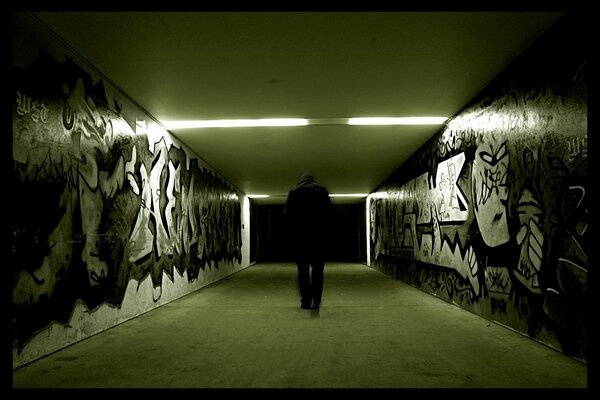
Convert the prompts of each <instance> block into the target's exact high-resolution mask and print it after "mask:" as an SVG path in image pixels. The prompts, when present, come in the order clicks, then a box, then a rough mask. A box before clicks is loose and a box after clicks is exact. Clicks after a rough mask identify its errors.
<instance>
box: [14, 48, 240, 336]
mask: <svg viewBox="0 0 600 400" xmlns="http://www.w3.org/2000/svg"><path fill="white" fill-rule="evenodd" d="M13 76H14V77H15V87H16V92H15V102H14V107H13V158H14V174H13V184H14V190H13V191H12V194H11V195H12V196H13V198H14V201H15V202H14V204H15V209H14V210H12V211H11V214H12V221H13V223H12V235H13V237H12V253H11V255H12V260H11V268H12V287H13V293H12V301H13V308H12V315H13V321H14V324H13V327H14V328H13V340H14V341H15V342H16V343H17V345H18V346H19V348H21V347H22V346H23V345H24V344H25V343H26V342H27V341H28V340H29V339H30V338H31V337H32V336H33V335H34V334H35V333H36V332H37V331H39V330H40V329H42V328H44V327H46V326H47V325H48V324H49V323H50V322H51V321H57V322H62V323H66V322H67V321H68V318H69V316H70V315H71V313H72V310H73V307H74V305H75V303H76V302H81V301H83V302H84V303H85V305H86V306H87V308H88V309H90V310H93V309H94V308H95V307H97V306H99V305H100V304H111V305H115V306H119V305H120V304H121V302H122V301H123V296H124V294H125V290H126V287H127V285H128V283H129V282H130V281H131V280H137V281H141V280H142V279H145V278H146V277H148V276H150V277H151V279H152V283H153V285H154V287H155V288H156V289H157V290H156V291H155V293H156V296H157V299H156V300H158V297H160V294H161V291H160V285H161V279H162V277H163V274H164V273H166V274H167V275H168V276H170V277H172V276H173V275H174V269H177V273H178V274H179V275H181V274H182V273H183V272H184V271H185V273H186V274H185V275H186V276H187V277H188V279H189V280H190V281H192V280H194V279H196V278H197V277H198V275H199V274H201V273H202V271H203V270H205V269H206V268H218V267H219V263H220V262H237V263H239V262H241V245H242V238H241V218H240V213H241V205H240V200H239V199H238V194H237V192H236V190H234V189H233V188H232V187H231V186H230V185H229V184H227V182H225V181H224V180H223V179H221V178H220V177H219V176H217V174H215V173H214V172H213V171H212V170H210V169H208V168H204V167H202V166H201V165H199V162H198V159H197V158H191V157H189V156H188V155H186V153H185V151H184V150H183V149H181V148H179V147H176V146H174V145H173V144H172V143H167V142H166V141H165V138H164V137H162V138H159V139H157V140H153V139H152V137H153V136H152V135H150V134H149V132H148V129H147V127H146V121H145V120H143V119H138V118H136V117H133V119H130V118H131V116H128V115H124V113H123V112H122V105H121V104H119V103H118V102H117V101H115V100H114V99H113V100H112V101H111V100H109V99H110V97H109V96H108V95H107V92H106V90H105V87H104V85H103V82H102V81H98V82H96V83H94V82H93V81H92V79H91V78H90V76H89V75H86V73H85V72H84V71H83V70H82V69H81V68H80V67H79V66H78V65H76V64H75V63H74V62H73V61H71V60H67V61H65V62H62V63H61V62H58V61H57V60H56V59H55V58H53V57H52V55H50V54H49V53H46V52H42V53H41V54H40V55H39V57H36V59H35V62H34V63H33V65H32V66H31V68H27V69H22V68H21V69H18V68H15V71H14V74H13Z"/></svg>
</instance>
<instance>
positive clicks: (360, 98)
mask: <svg viewBox="0 0 600 400" xmlns="http://www.w3.org/2000/svg"><path fill="white" fill-rule="evenodd" d="M34 15H35V16H36V17H37V18H38V19H39V20H40V21H41V22H42V23H43V24H45V25H46V26H48V27H49V28H50V29H51V30H52V31H54V32H55V33H56V34H57V35H58V36H59V37H61V38H62V39H63V40H64V41H65V42H66V43H68V44H69V45H70V46H71V47H72V48H73V49H75V51H76V52H77V53H79V54H80V55H81V56H82V57H83V58H85V59H86V60H87V61H89V62H90V63H91V64H92V65H94V66H95V67H96V68H97V69H98V70H99V71H100V72H101V73H102V74H103V75H104V76H105V77H107V78H108V79H110V80H111V81H112V82H113V83H114V84H115V85H117V86H118V87H119V88H121V89H122V90H123V91H124V92H125V93H127V94H128V95H129V96H130V97H131V98H132V99H134V100H135V101H136V102H137V103H138V104H139V105H140V106H141V107H143V108H144V109H145V110H146V111H148V112H149V113H150V114H151V115H152V116H153V117H154V118H156V119H157V120H158V121H160V122H161V123H166V122H168V121H173V120H199V119H232V118H249V119H254V118H288V117H292V118H310V119H337V118H349V117H378V116H398V117H401V116H447V117H452V116H453V115H455V114H456V113H457V112H459V111H460V110H461V108H463V107H464V106H465V105H466V104H467V103H468V102H469V101H470V100H471V99H472V98H473V97H474V96H475V95H476V94H477V93H479V92H480V91H481V90H482V89H483V88H484V87H485V86H486V85H487V84H488V83H489V82H490V81H492V80H493V79H494V78H495V77H496V76H497V75H498V74H499V73H500V72H501V71H502V70H503V69H504V68H505V67H506V66H507V65H508V64H509V63H510V62H511V61H513V60H514V59H515V58H516V57H517V56H518V55H519V54H520V53H521V52H522V51H524V50H525V48H527V46H528V45H530V44H531V43H532V42H533V41H534V40H535V39H536V38H537V37H538V36H539V35H540V34H541V33H543V31H544V30H545V29H547V28H548V27H549V26H550V25H551V24H552V23H553V22H554V21H555V20H556V19H557V18H558V17H559V16H560V15H561V13H559V12H473V11H469V12H445V13H444V12H442V13H439V12H382V13H378V12H365V13H363V12H222V13H215V12H36V13H34ZM440 129H441V126H440V125H422V126H348V125H339V124H327V123H324V124H319V125H309V126H303V127H262V128H209V129H187V130H171V133H173V134H174V135H175V136H176V137H177V138H178V139H179V140H180V141H181V142H183V143H184V144H185V145H187V146H189V147H190V148H191V149H192V150H193V151H195V152H196V153H197V154H198V155H199V156H200V157H201V158H203V159H204V160H205V161H206V162H207V163H208V164H210V165H211V166H212V167H214V168H215V169H216V170H217V171H219V173H221V174H222V175H223V176H224V177H225V178H226V179H227V180H229V181H230V182H231V183H232V184H233V185H235V186H236V187H237V188H239V189H240V190H241V191H242V192H244V193H246V194H263V193H268V194H271V195H279V196H281V197H274V198H272V199H271V200H270V201H271V202H279V201H283V199H284V197H283V196H285V195H286V194H287V191H288V190H289V189H290V188H291V187H292V186H293V185H294V184H295V182H296V181H297V179H298V177H299V176H300V175H301V174H302V172H304V171H307V170H310V171H312V172H313V173H314V174H315V176H316V177H317V179H318V180H319V181H321V183H323V184H324V185H325V186H327V187H328V189H329V191H330V192H331V193H369V192H371V191H372V190H373V189H375V187H376V186H377V185H378V184H380V183H381V182H382V181H383V180H384V179H385V178H386V177H387V176H389V175H390V174H391V173H392V172H393V171H394V170H395V169H396V168H397V167H399V166H400V165H401V164H402V163H404V162H405V161H406V160H407V159H408V158H409V156H410V155H411V154H413V153H414V152H415V151H416V150H417V149H418V148H419V147H421V146H422V145H423V144H424V143H425V142H426V141H427V140H428V139H429V138H431V137H432V136H433V135H434V134H435V133H437V132H438V131H439V130H440Z"/></svg>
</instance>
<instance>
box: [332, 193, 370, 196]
mask: <svg viewBox="0 0 600 400" xmlns="http://www.w3.org/2000/svg"><path fill="white" fill-rule="evenodd" d="M367 196H368V194H367V193H331V194H330V195H329V197H367Z"/></svg>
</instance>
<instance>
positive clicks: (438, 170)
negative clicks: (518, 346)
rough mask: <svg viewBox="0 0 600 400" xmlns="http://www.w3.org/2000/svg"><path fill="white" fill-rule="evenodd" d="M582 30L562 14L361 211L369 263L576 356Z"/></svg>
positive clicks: (583, 348) (583, 266)
mask: <svg viewBox="0 0 600 400" xmlns="http://www.w3.org/2000/svg"><path fill="white" fill-rule="evenodd" d="M585 29H586V24H585V21H583V19H582V18H581V16H577V15H570V14H566V15H565V16H564V18H562V19H561V20H559V21H558V22H557V24H556V25H555V26H553V27H552V29H550V30H548V31H547V32H546V33H545V34H544V35H543V36H542V37H540V38H539V39H538V40H537V41H536V42H535V43H534V44H532V45H531V46H530V47H529V48H528V49H527V50H526V51H525V52H524V53H523V54H522V56H521V57H519V58H518V59H517V60H515V62H514V63H513V64H511V65H510V66H509V67H508V68H507V69H506V70H505V71H504V72H503V73H502V74H500V75H499V76H498V77H497V78H496V79H495V80H494V81H493V82H492V83H490V85H488V86H487V87H486V88H485V89H484V90H483V91H482V92H481V93H480V94H479V95H478V96H477V97H476V98H475V99H473V101H472V102H471V103H470V104H469V105H467V106H466V107H465V108H464V109H463V110H462V111H461V112H460V113H458V114H457V115H456V116H455V117H454V118H453V119H452V120H451V121H450V122H449V123H448V124H447V126H445V127H444V128H443V129H441V130H440V131H439V133H438V134H436V135H435V136H434V137H433V138H432V139H431V140H430V141H429V142H428V143H427V144H426V145H425V146H423V147H422V148H421V149H420V150H419V151H418V152H417V153H415V154H414V155H413V156H412V157H411V159H410V160H409V162H407V163H405V164H404V165H402V166H401V167H400V168H399V169H398V170H397V171H395V172H394V173H393V174H392V175H391V176H390V177H389V178H388V179H387V180H386V181H385V182H383V183H382V185H381V186H380V187H379V188H378V189H377V190H376V191H375V192H374V193H372V194H371V195H370V196H369V198H368V211H367V213H368V214H367V219H368V223H369V231H370V233H369V252H370V260H369V263H370V265H371V266H372V267H373V268H376V269H378V270H381V271H383V272H385V273H387V274H390V275H393V276H395V277H396V278H398V279H401V280H403V281H405V282H407V283H409V284H411V285H413V286H415V287H418V288H420V289H422V290H424V291H426V292H428V293H430V294H432V295H435V296H438V297H440V298H442V299H444V300H446V301H448V302H452V303H454V304H456V305H458V306H460V307H463V308H465V309H467V310H469V311H472V312H474V313H477V314H479V315H481V316H483V317H485V318H487V319H490V320H494V321H498V322H500V323H502V324H504V325H506V326H509V327H511V328H513V329H515V330H517V331H520V332H522V333H524V334H526V335H529V336H530V337H531V338H535V339H536V340H539V341H541V342H543V343H545V344H547V345H549V346H552V347H555V348H557V349H559V350H562V351H563V352H565V353H566V354H569V355H572V356H574V357H577V358H580V359H587V352H588V350H587V344H588V329H587V323H588V321H589V318H588V310H589V302H588V296H589V294H588V272H589V268H590V265H589V264H588V255H589V253H590V237H591V236H590V229H589V222H590V218H589V212H590V205H591V203H590V189H591V188H590V182H589V179H588V145H587V143H588V140H587V139H588V137H587V79H588V78H587V69H588V67H587V45H586V40H588V39H587V38H588V36H589V35H587V34H586V33H585V32H584V30H585ZM474 62H477V60H474ZM440 334H441V335H443V332H440ZM490 362H493V360H490Z"/></svg>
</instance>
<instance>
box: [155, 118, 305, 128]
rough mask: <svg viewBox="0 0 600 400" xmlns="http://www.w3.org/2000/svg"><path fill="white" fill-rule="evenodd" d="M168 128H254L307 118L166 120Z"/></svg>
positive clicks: (294, 123) (301, 122) (300, 123)
mask: <svg viewBox="0 0 600 400" xmlns="http://www.w3.org/2000/svg"><path fill="white" fill-rule="evenodd" d="M164 125H165V128H166V129H194V128H248V127H249V128H252V127H260V126H306V125H308V120H307V119H305V118H263V119H212V120H196V121H193V120H192V121H170V122H165V124H164Z"/></svg>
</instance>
